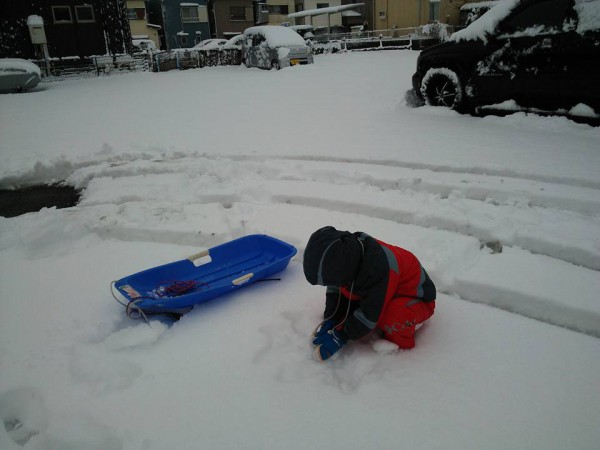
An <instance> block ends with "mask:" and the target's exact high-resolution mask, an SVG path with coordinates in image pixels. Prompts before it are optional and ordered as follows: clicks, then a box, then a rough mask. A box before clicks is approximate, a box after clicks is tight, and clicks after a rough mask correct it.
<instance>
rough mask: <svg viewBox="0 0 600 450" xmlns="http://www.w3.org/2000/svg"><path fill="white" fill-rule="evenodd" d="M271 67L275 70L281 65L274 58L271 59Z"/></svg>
mask: <svg viewBox="0 0 600 450" xmlns="http://www.w3.org/2000/svg"><path fill="white" fill-rule="evenodd" d="M271 69H275V70H279V69H281V66H280V65H279V61H277V60H276V59H274V60H273V61H271Z"/></svg>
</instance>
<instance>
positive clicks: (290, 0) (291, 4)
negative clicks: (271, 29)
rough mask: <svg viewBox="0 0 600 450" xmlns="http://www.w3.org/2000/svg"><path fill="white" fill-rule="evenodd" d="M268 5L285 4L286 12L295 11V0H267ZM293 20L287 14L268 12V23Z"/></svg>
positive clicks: (279, 23)
mask: <svg viewBox="0 0 600 450" xmlns="http://www.w3.org/2000/svg"><path fill="white" fill-rule="evenodd" d="M267 4H268V5H269V6H287V7H288V14H291V13H294V12H296V1H295V0H267ZM287 22H293V21H292V20H290V19H289V18H288V16H287V14H274V13H269V25H281V24H282V23H287Z"/></svg>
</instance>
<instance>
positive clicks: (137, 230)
mask: <svg viewBox="0 0 600 450" xmlns="http://www.w3.org/2000/svg"><path fill="white" fill-rule="evenodd" d="M416 57H417V53H415V52H410V51H388V52H379V53H375V52H371V53H362V54H338V55H330V56H322V57H318V58H316V62H315V64H314V65H311V66H303V67H295V68H290V69H284V70H282V71H279V72H275V71H270V72H267V71H261V70H258V69H246V68H243V67H221V68H206V69H200V70H189V71H185V72H168V73H161V74H150V73H140V74H130V75H122V76H111V77H106V78H98V79H86V80H79V81H67V82H61V83H50V84H44V85H42V86H41V89H38V90H37V91H36V92H30V93H27V94H22V95H4V96H1V97H0V156H1V161H2V164H1V165H0V187H3V188H5V187H9V186H17V185H26V184H34V183H39V182H49V181H57V180H66V181H67V182H68V183H70V184H72V185H75V186H77V187H80V188H83V189H84V191H83V192H84V194H83V199H82V201H81V203H80V205H78V206H77V207H74V208H69V209H63V210H56V209H45V210H42V211H41V212H38V213H31V214H27V215H24V216H21V217H16V218H11V219H4V218H0V288H1V290H0V297H1V298H0V416H1V417H2V419H3V421H4V427H2V426H0V448H2V449H3V450H4V449H15V448H21V447H24V448H27V449H98V450H100V449H102V450H112V449H127V450H129V449H132V450H133V449H135V450H137V449H143V450H154V449H156V450H162V449H165V448H178V449H302V450H304V449H308V448H314V449H336V448H344V449H361V450H362V449H367V448H377V449H398V448H411V449H444V450H450V449H452V450H454V449H508V448H514V449H516V448H518V449H544V450H546V449H561V450H562V449H565V448H569V449H589V450H592V449H594V450H595V449H597V448H598V443H599V442H600V378H599V375H598V374H599V373H600V340H599V337H600V302H599V301H598V291H599V290H600V277H599V271H600V195H599V194H600V178H599V174H600V129H598V128H592V127H589V126H587V125H581V124H576V123H573V122H570V121H568V120H566V119H564V118H552V117H536V116H526V115H524V114H523V113H517V114H515V115H512V116H508V117H504V118H501V117H486V118H473V117H470V116H461V115H459V114H456V113H455V112H452V111H449V110H445V109H436V108H431V107H422V108H419V109H411V108H408V107H406V106H405V104H404V101H403V97H404V92H405V91H406V90H407V89H408V88H409V87H410V77H411V75H412V72H413V70H414V67H415V61H416ZM324 225H334V226H336V227H337V228H340V229H347V230H352V231H356V230H361V231H365V232H367V233H369V234H371V235H373V236H375V237H378V238H381V239H383V240H385V241H388V242H391V243H394V244H397V245H401V246H404V247H406V248H408V249H410V250H411V251H413V252H414V253H415V254H416V255H417V256H418V257H419V259H420V260H421V261H422V263H423V265H424V266H425V268H426V269H427V271H428V272H429V274H430V275H431V277H432V279H433V280H434V281H435V283H436V285H437V287H438V291H439V296H438V301H437V309H436V314H435V315H434V317H433V318H432V319H431V320H430V321H429V322H428V323H427V324H426V326H425V327H423V328H422V329H421V330H420V331H419V334H418V337H417V347H416V348H415V349H414V350H411V351H408V352H391V353H390V352H389V350H390V349H389V346H385V345H381V342H377V341H375V340H367V341H365V342H360V343H355V344H353V345H350V346H348V347H347V348H346V349H344V351H343V352H341V354H340V356H339V358H336V359H334V360H333V361H330V362H327V363H318V362H315V361H313V360H312V359H311V348H310V341H309V337H308V336H309V334H310V332H311V331H312V329H313V328H314V326H315V325H316V324H317V323H318V321H319V319H320V315H321V312H322V307H323V297H324V289H323V288H319V287H314V286H311V285H309V284H308V283H307V282H306V281H305V279H304V275H303V273H302V264H301V261H302V252H303V249H304V245H305V243H306V241H307V239H308V237H309V235H310V233H312V231H314V230H315V229H316V228H318V227H321V226H324ZM252 233H266V234H269V235H272V236H275V237H277V238H280V239H283V240H285V241H287V242H290V243H291V244H293V245H295V246H296V247H297V248H298V250H299V251H298V254H297V256H295V257H294V258H293V259H292V261H291V263H290V265H289V267H288V269H287V270H286V271H285V272H282V273H281V278H282V280H281V281H280V282H270V283H259V284H256V285H252V286H250V287H248V288H245V289H242V290H240V291H238V292H237V293H235V294H233V295H230V296H228V297H224V298H220V299H217V300H214V301H212V302H209V303H206V304H204V305H202V306H201V307H197V308H195V309H194V310H193V311H192V312H190V313H189V314H187V315H185V316H184V317H183V318H182V319H181V320H180V321H178V322H176V323H170V322H169V321H167V320H153V321H152V322H151V326H148V325H146V324H145V323H144V322H137V321H132V320H130V319H127V318H126V317H125V314H124V311H123V308H122V307H121V306H119V305H118V304H117V303H116V302H114V300H113V299H112V297H111V295H110V292H109V283H110V281H111V280H115V279H118V278H122V277H123V276H126V275H129V274H131V273H134V272H137V271H139V270H143V269H146V268H149V267H153V266H156V265H159V264H163V263H167V262H170V261H174V260H177V259H182V258H184V257H186V256H188V255H190V254H192V253H196V252H197V251H199V250H201V249H204V248H209V247H211V246H214V245H216V244H219V243H222V242H226V241H228V240H230V239H233V238H236V237H240V236H243V235H246V234H252ZM500 248H501V250H502V251H501V252H498V250H499V249H500ZM0 425H1V424H0Z"/></svg>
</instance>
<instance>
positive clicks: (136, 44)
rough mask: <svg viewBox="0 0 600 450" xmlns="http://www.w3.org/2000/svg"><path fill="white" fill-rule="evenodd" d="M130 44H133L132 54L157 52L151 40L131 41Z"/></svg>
mask: <svg viewBox="0 0 600 450" xmlns="http://www.w3.org/2000/svg"><path fill="white" fill-rule="evenodd" d="M131 43H132V44H133V51H134V53H141V52H155V51H157V50H158V49H157V48H156V43H155V42H154V41H153V40H152V39H133V40H132V41H131Z"/></svg>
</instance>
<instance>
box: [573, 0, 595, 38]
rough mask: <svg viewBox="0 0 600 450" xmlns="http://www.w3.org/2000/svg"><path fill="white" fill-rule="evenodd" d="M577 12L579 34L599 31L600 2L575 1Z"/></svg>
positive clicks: (588, 0) (593, 0)
mask: <svg viewBox="0 0 600 450" xmlns="http://www.w3.org/2000/svg"><path fill="white" fill-rule="evenodd" d="M574 8H575V11H576V12H577V16H578V21H577V32H578V33H585V32H587V31H594V30H595V31H598V30H599V29H600V1H599V0H575V6H574Z"/></svg>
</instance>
